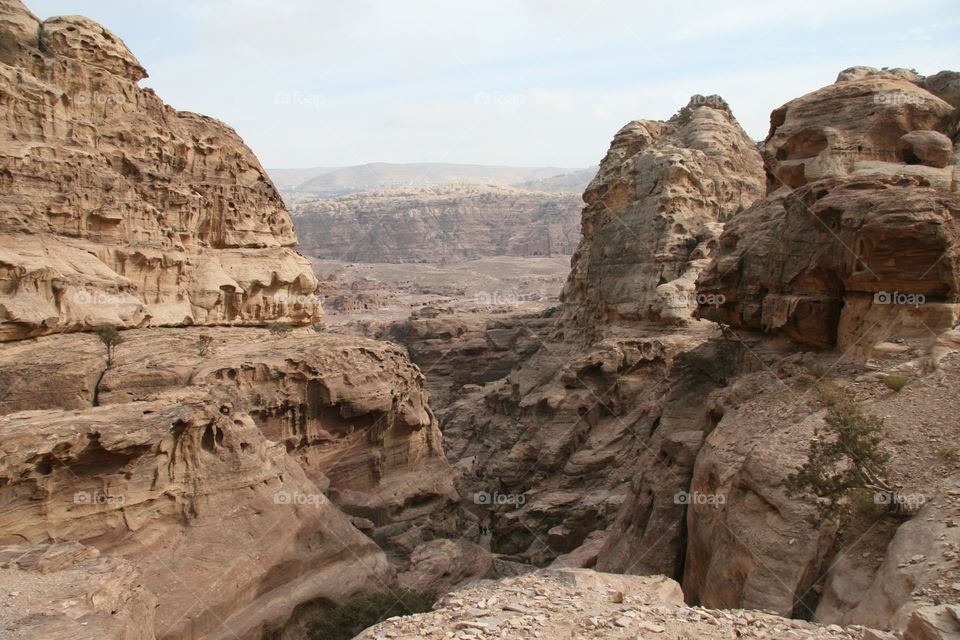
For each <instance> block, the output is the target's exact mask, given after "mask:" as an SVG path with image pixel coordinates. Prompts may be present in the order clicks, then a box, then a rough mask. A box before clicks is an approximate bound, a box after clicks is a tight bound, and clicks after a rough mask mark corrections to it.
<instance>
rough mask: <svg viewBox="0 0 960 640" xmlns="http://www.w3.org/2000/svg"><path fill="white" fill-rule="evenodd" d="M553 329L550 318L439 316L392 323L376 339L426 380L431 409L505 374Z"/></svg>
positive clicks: (538, 316)
mask: <svg viewBox="0 0 960 640" xmlns="http://www.w3.org/2000/svg"><path fill="white" fill-rule="evenodd" d="M553 325H554V319H553V318H552V316H551V315H550V314H537V313H529V314H523V313H520V314H508V315H484V314H469V315H468V314H456V315H446V314H441V315H438V316H436V317H423V316H416V317H411V318H410V319H408V320H406V321H404V322H397V323H394V324H392V325H390V326H389V327H388V329H387V330H386V331H384V332H382V333H381V336H382V337H384V338H386V339H389V340H391V341H393V342H396V343H398V344H401V345H403V346H405V347H406V348H407V351H408V353H409V354H410V359H411V360H412V361H413V362H414V363H415V364H416V365H417V366H419V367H420V369H421V370H422V371H423V372H424V374H425V376H426V386H427V389H428V390H429V391H430V399H431V403H432V405H433V406H435V407H447V406H449V405H450V404H452V403H453V402H455V401H456V399H457V397H458V395H459V394H461V393H463V392H464V391H467V392H469V391H474V390H475V387H476V386H477V385H479V386H483V385H485V384H487V383H489V382H494V381H496V380H499V379H501V378H503V377H504V376H506V375H507V374H509V373H510V372H511V371H512V370H513V369H514V367H515V366H516V365H517V364H518V363H519V362H521V361H522V360H525V359H526V358H528V357H529V356H530V355H531V354H533V353H534V352H535V351H536V350H537V349H538V348H539V347H540V344H541V342H542V340H543V339H544V338H545V337H546V335H547V334H548V333H549V332H551V331H552V330H553ZM465 388H466V389H465Z"/></svg>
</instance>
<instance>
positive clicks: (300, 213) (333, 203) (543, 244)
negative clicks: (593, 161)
mask: <svg viewBox="0 0 960 640" xmlns="http://www.w3.org/2000/svg"><path fill="white" fill-rule="evenodd" d="M581 205H582V202H581V200H580V198H579V196H577V195H574V194H570V193H562V194H561V193H545V192H530V191H521V190H517V189H511V188H508V187H498V186H494V185H450V186H442V187H433V188H424V189H398V190H392V191H378V192H373V193H362V194H355V195H350V196H344V197H341V198H337V199H334V200H314V201H311V202H306V203H302V204H298V205H296V206H295V207H294V210H293V219H294V222H295V223H296V226H297V234H298V236H299V238H300V244H299V245H298V246H299V249H300V250H301V251H303V252H304V253H305V254H306V255H308V256H310V257H313V258H320V259H327V260H347V261H355V262H427V263H442V262H448V261H455V260H472V259H475V258H480V257H483V256H549V255H556V254H570V253H572V252H573V249H574V248H575V247H576V244H577V239H578V236H577V224H578V221H579V219H580V207H581Z"/></svg>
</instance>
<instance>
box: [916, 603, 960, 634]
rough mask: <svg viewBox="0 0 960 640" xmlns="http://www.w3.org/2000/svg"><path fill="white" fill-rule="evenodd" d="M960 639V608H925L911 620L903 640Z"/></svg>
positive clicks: (954, 606) (946, 606)
mask: <svg viewBox="0 0 960 640" xmlns="http://www.w3.org/2000/svg"><path fill="white" fill-rule="evenodd" d="M958 638H960V607H958V606H957V605H943V606H938V607H924V608H922V609H919V610H918V611H917V612H916V613H914V614H913V616H912V617H911V618H910V624H909V625H907V628H906V629H905V630H904V632H903V640H957V639H958Z"/></svg>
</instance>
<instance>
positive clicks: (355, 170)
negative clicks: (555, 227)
mask: <svg viewBox="0 0 960 640" xmlns="http://www.w3.org/2000/svg"><path fill="white" fill-rule="evenodd" d="M268 173H269V174H270V177H271V178H272V179H273V181H274V183H275V184H276V186H277V188H278V189H280V191H281V192H282V193H283V194H284V196H285V197H286V198H287V199H288V201H293V202H300V201H303V200H311V199H316V198H336V197H339V196H343V195H347V194H350V193H360V192H369V191H382V190H385V189H397V188H409V187H414V188H419V187H435V186H439V185H447V184H494V185H499V186H512V187H516V188H519V189H524V190H535V191H550V192H555V193H566V192H569V193H582V192H583V189H584V188H585V187H586V185H587V184H588V183H589V182H590V180H591V179H592V178H593V175H594V173H595V168H587V169H583V168H568V167H512V166H501V165H480V164H454V163H442V162H415V163H390V162H372V163H368V164H362V165H356V166H351V167H315V168H312V169H269V170H268Z"/></svg>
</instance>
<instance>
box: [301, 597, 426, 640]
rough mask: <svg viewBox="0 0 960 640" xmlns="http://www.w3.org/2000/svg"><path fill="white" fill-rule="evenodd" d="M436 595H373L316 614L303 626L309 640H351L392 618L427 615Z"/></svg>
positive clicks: (357, 598)
mask: <svg viewBox="0 0 960 640" xmlns="http://www.w3.org/2000/svg"><path fill="white" fill-rule="evenodd" d="M435 601H436V595H435V594H433V593H418V592H416V591H393V592H389V591H388V592H386V593H375V594H372V595H364V596H359V597H356V598H353V599H352V600H350V601H348V602H347V603H346V604H344V605H343V606H342V607H337V608H336V609H328V610H326V611H322V612H319V613H318V614H316V615H315V616H314V617H313V618H312V619H311V620H308V621H307V623H306V629H307V638H308V640H350V638H353V637H354V636H356V635H357V634H359V633H360V632H361V631H363V630H364V629H366V628H367V627H371V626H373V625H375V624H377V623H378V622H383V621H384V620H386V619H387V618H391V617H393V616H408V615H412V614H414V613H421V612H423V611H430V608H431V607H432V606H433V603H434V602H435Z"/></svg>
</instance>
